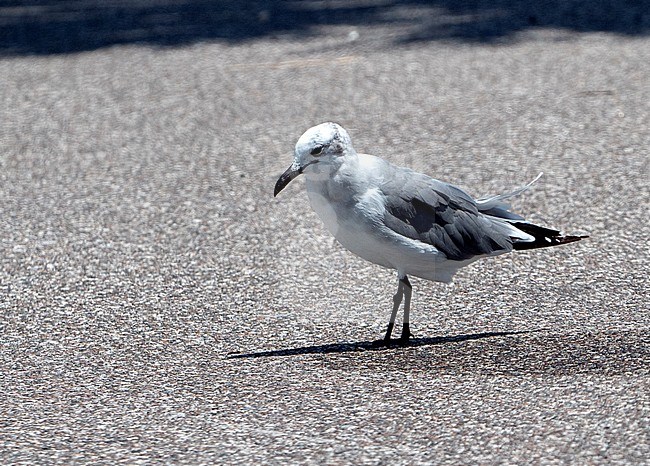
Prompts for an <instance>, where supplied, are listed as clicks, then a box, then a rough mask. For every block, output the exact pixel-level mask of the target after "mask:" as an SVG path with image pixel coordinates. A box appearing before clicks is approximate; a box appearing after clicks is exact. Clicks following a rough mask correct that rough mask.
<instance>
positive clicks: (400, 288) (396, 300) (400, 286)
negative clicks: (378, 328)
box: [384, 279, 404, 342]
mask: <svg viewBox="0 0 650 466" xmlns="http://www.w3.org/2000/svg"><path fill="white" fill-rule="evenodd" d="M403 296H404V283H402V280H401V279H400V280H399V282H398V283H397V293H395V296H393V312H392V313H391V315H390V320H389V321H388V329H387V330H386V336H385V337H384V341H385V342H389V341H390V335H391V333H393V327H394V326H395V318H396V317H397V310H398V309H399V305H400V304H402V297H403Z"/></svg>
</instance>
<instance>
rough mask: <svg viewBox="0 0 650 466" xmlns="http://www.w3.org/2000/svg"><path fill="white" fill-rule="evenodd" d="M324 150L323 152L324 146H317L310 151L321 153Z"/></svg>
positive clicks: (312, 153)
mask: <svg viewBox="0 0 650 466" xmlns="http://www.w3.org/2000/svg"><path fill="white" fill-rule="evenodd" d="M322 152H323V146H316V147H314V148H313V149H312V150H311V152H309V153H310V154H311V155H320V154H321V153H322Z"/></svg>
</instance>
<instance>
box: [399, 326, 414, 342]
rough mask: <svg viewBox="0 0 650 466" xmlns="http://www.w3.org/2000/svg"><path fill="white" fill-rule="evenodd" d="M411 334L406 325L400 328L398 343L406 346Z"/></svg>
mask: <svg viewBox="0 0 650 466" xmlns="http://www.w3.org/2000/svg"><path fill="white" fill-rule="evenodd" d="M412 336H413V334H412V333H411V327H410V325H409V324H408V323H405V324H404V325H403V326H402V336H401V337H400V338H399V342H400V344H402V345H408V343H409V338H411V337H412Z"/></svg>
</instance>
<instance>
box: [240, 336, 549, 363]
mask: <svg viewBox="0 0 650 466" xmlns="http://www.w3.org/2000/svg"><path fill="white" fill-rule="evenodd" d="M545 330H546V329H537V330H523V331H516V332H514V331H513V332H483V333H471V334H464V335H452V336H447V337H429V338H411V339H410V340H409V342H408V344H403V343H402V342H401V341H400V340H398V339H393V340H391V341H390V343H389V344H386V342H385V341H384V340H374V341H356V342H349V343H330V344H326V345H314V346H301V347H298V348H286V349H277V350H269V351H259V352H253V353H230V354H228V359H237V358H266V357H274V356H297V355H301V354H332V353H350V352H354V351H389V350H395V349H398V348H413V347H418V346H430V345H441V344H445V343H460V342H463V341H470V340H481V339H484V338H494V337H505V336H509V335H523V334H530V333H536V332H542V331H545Z"/></svg>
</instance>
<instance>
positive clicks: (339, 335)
mask: <svg viewBox="0 0 650 466" xmlns="http://www.w3.org/2000/svg"><path fill="white" fill-rule="evenodd" d="M357 3H363V2H357ZM366 3H368V2H366ZM370 3H372V2H370ZM405 3H408V2H405ZM412 3H413V5H406V6H405V5H402V6H400V7H399V8H397V7H396V8H395V9H394V10H390V11H388V10H387V11H384V14H389V13H390V14H392V15H393V17H394V18H397V17H401V16H400V15H402V16H403V17H404V18H406V19H405V20H404V21H395V22H382V21H378V20H377V21H374V22H370V23H368V25H363V24H361V23H362V21H361V20H360V19H359V18H362V17H363V11H361V12H356V13H355V14H356V15H357V16H354V17H353V18H352V19H354V21H353V20H350V21H349V22H346V21H343V20H341V21H338V22H337V23H336V24H331V23H328V22H327V21H323V20H322V18H323V17H325V18H327V15H326V13H327V12H326V11H325V12H323V11H320V12H319V13H318V14H314V18H315V25H314V26H313V27H310V28H309V30H308V31H304V30H300V31H292V30H290V28H288V27H287V28H285V29H289V30H278V31H276V30H272V31H271V30H270V31H266V30H263V31H262V32H261V33H259V34H255V35H254V37H253V36H251V37H238V36H236V35H233V36H232V37H226V38H223V37H217V36H210V35H201V34H198V35H197V36H195V37H193V39H195V40H183V41H176V42H174V41H169V40H168V41H164V40H160V41H158V40H148V41H144V43H140V42H138V41H137V40H135V39H134V40H133V41H129V40H124V41H114V42H115V43H113V42H112V41H108V40H107V41H103V42H102V41H99V42H97V43H93V44H91V45H92V46H89V47H86V48H84V47H81V46H80V45H81V44H82V42H83V40H82V39H83V37H85V36H84V35H83V34H82V35H81V36H80V37H81V39H79V42H78V43H73V44H72V46H71V47H70V50H68V49H66V48H65V47H62V46H61V47H59V48H56V46H57V42H55V41H54V42H51V44H53V45H52V47H53V48H52V49H48V48H47V47H46V46H45V45H43V44H45V43H46V42H47V41H45V40H43V41H42V43H37V44H36V45H34V46H33V47H32V45H33V44H34V40H35V39H34V37H33V35H34V34H35V33H33V32H32V33H30V34H32V36H30V35H29V34H27V35H25V34H23V35H21V33H20V30H18V31H19V32H14V33H12V34H14V35H12V36H11V37H10V39H11V40H5V42H4V45H5V47H4V49H3V56H2V58H1V59H0V76H1V77H2V78H1V79H0V95H1V96H2V105H1V106H0V122H1V125H0V147H1V152H0V248H1V253H0V463H2V464H91V463H92V464H101V463H103V464H149V463H166V464H219V463H222V464H223V463H225V464H253V463H265V464H287V463H300V464H524V463H525V464H647V461H648V458H650V312H649V306H648V302H649V300H648V294H649V292H650V287H649V284H648V275H649V274H650V257H649V256H650V247H649V242H650V222H648V211H649V207H650V176H649V175H650V170H649V160H650V157H649V147H650V81H649V78H648V77H649V76H650V38H649V37H648V35H647V34H645V31H646V30H647V28H645V29H644V27H645V26H647V24H648V23H647V17H646V16H641V17H640V18H641V19H638V18H637V17H636V16H634V15H631V16H630V18H631V19H630V21H636V23H634V24H637V26H638V28H637V29H635V30H634V31H636V33H629V34H626V33H623V32H625V31H618V30H616V28H613V29H614V30H607V28H598V27H591V28H588V27H584V28H579V27H564V26H563V25H562V24H557V23H553V22H550V24H548V25H547V26H548V27H545V25H544V24H541V25H538V26H537V27H530V28H524V27H523V26H522V28H516V30H512V31H508V33H507V34H503V35H499V34H492V33H491V31H492V29H489V30H488V33H485V34H482V33H481V32H480V30H479V32H476V30H474V29H473V31H474V32H475V33H476V34H475V35H472V34H468V37H460V38H459V37H455V35H454V34H448V35H446V36H444V37H440V34H437V33H436V34H434V33H431V34H428V35H427V34H423V32H422V27H423V26H422V22H421V21H419V19H418V21H419V22H418V21H415V22H414V20H413V18H416V19H417V18H420V17H421V15H420V13H423V12H422V11H421V10H422V9H424V8H425V6H422V5H420V6H418V5H417V2H412ZM640 4H642V5H643V4H644V3H643V2H641V3H640ZM314 5H316V4H314ZM318 5H320V4H318ZM440 8H442V6H440ZM2 13H4V14H5V16H2V18H3V20H5V22H6V20H7V18H8V17H10V16H11V15H8V14H6V11H4V10H3V11H2ZM424 13H430V12H426V11H425V12H424ZM542 13H543V12H542ZM14 14H15V12H14ZM256 14H257V16H255V18H257V21H259V22H260V23H264V24H266V23H267V22H269V21H270V22H272V21H273V16H272V15H273V12H272V11H271V12H269V11H267V10H260V11H258V12H257V13H256ZM338 14H339V17H342V18H344V14H343V13H338ZM323 15H324V16H323ZM358 15H361V16H358ZM375 15H376V16H377V15H378V16H381V15H380V14H379V13H377V12H375ZM409 15H410V16H409ZM452 16H453V15H452ZM463 18H465V17H464V16H463V17H462V18H461V17H460V16H458V17H457V18H456V19H457V23H462V21H464V20H465V19H466V18H465V19H463ZM527 18H528V19H527V23H528V24H529V25H531V24H532V25H536V24H537V22H538V20H537V19H535V20H534V21H533V20H532V19H531V18H530V16H529V17H527ZM635 18H636V19H635ZM452 19H453V17H452ZM407 20H408V21H407ZM409 21H410V22H409ZM502 21H503V20H502ZM576 21H577V20H576ZM357 23H359V24H357ZM578 23H579V21H578ZM436 24H437V23H436ZM450 24H452V23H450ZM454 24H456V23H454ZM522 24H523V23H522ZM580 24H582V23H580ZM584 24H587V25H591V26H594V23H589V22H587V23H584ZM596 26H598V24H596ZM50 27H51V28H54V29H52V30H57V29H56V28H55V27H54V26H51V25H50ZM60 27H64V26H60ZM409 27H411V29H409ZM432 27H433V26H432ZM494 27H495V28H496V30H500V29H499V27H498V24H497V26H494ZM431 30H433V31H434V32H436V31H437V32H440V30H437V29H435V28H433V29H427V31H429V32H431ZM443 30H444V28H443ZM265 31H266V32H265ZM126 32H130V33H131V36H133V37H136V38H137V37H140V36H138V35H137V34H135V29H134V30H131V31H126ZM126 32H125V31H122V33H124V34H126ZM50 33H51V31H50ZM131 36H128V37H131ZM6 37H8V36H5V39H6ZM155 37H157V36H155ZM155 37H154V38H155ZM184 37H185V36H183V38H184ZM21 38H22V39H21ZM405 38H406V39H408V40H405ZM167 39H169V37H167ZM226 39H227V40H226ZM167 42H174V43H171V44H170V43H167ZM39 44H40V45H39ZM0 45H2V44H0ZM75 45H76V46H75ZM328 120H333V121H337V122H339V123H340V124H342V125H343V126H344V127H346V128H347V129H348V130H349V132H350V134H351V136H352V140H353V143H354V145H355V147H356V148H357V149H358V150H359V151H363V152H368V153H373V154H376V155H379V156H382V157H384V158H386V159H389V160H391V161H392V162H394V163H398V164H404V165H408V166H410V167H412V168H414V169H417V170H420V171H423V172H426V173H428V174H430V175H432V176H434V177H436V178H440V179H443V180H446V181H450V182H454V183H458V184H459V185H461V186H463V187H464V188H466V189H467V190H468V191H469V192H471V193H473V194H476V195H479V194H487V193H495V192H499V191H502V190H507V189H511V188H513V187H516V186H519V185H522V184H525V183H526V182H528V181H529V180H531V179H532V178H534V176H536V175H537V173H538V172H540V171H543V172H544V173H545V175H544V177H543V178H542V179H541V180H540V181H539V182H538V183H537V184H536V185H535V187H534V189H532V190H531V191H530V192H528V193H526V194H525V195H523V196H522V197H521V198H520V199H518V200H517V201H516V202H515V206H516V208H517V209H518V210H519V211H521V212H523V213H525V214H526V215H527V216H528V217H529V218H530V219H531V220H535V221H537V222H540V223H543V224H545V225H549V226H553V227H557V228H561V229H563V230H564V231H566V232H567V233H572V234H588V235H590V238H589V239H588V240H584V241H581V242H580V243H577V244H571V245H567V246H565V247H560V248H554V249H552V250H551V249H549V250H542V251H532V252H526V253H516V254H511V255H508V256H505V257H504V256H502V257H499V258H496V259H492V260H486V261H482V262H478V263H476V264H473V265H472V266H470V267H468V268H466V269H463V270H462V271H461V272H460V273H459V274H458V275H457V277H456V279H455V281H454V283H453V284H452V285H449V286H446V285H441V284H435V283H430V282H426V281H423V280H417V279H413V280H412V283H413V286H414V297H413V310H412V331H413V333H414V334H415V335H416V338H415V339H414V341H413V345H412V346H411V347H407V348H389V349H385V348H378V347H376V346H375V345H374V343H373V341H374V340H376V339H379V338H381V336H382V335H383V332H384V330H385V325H386V321H387V319H388V316H389V313H390V306H391V303H392V301H391V298H392V294H393V293H394V290H395V288H396V278H395V277H394V275H393V273H392V272H390V271H387V270H384V269H381V268H379V267H376V266H373V265H371V264H368V263H365V262H363V261H362V260H361V259H358V258H356V257H354V256H352V255H351V254H349V253H347V252H346V251H344V250H343V249H342V248H341V247H340V246H339V245H337V244H336V243H334V241H333V240H332V239H331V237H330V236H329V234H328V233H327V232H326V231H325V229H324V228H323V227H322V225H321V224H320V222H319V220H318V219H317V218H316V216H315V214H314V213H313V212H312V211H311V209H310V208H309V205H308V202H307V199H306V194H305V192H304V187H303V185H302V184H303V183H302V181H301V180H299V179H298V180H296V181H294V182H293V183H291V185H290V186H289V187H288V188H287V189H286V190H285V191H283V192H282V193H281V195H280V196H279V197H278V198H277V199H274V198H273V197H272V192H273V185H274V183H275V179H276V178H277V176H278V175H279V174H280V173H281V172H282V171H283V170H284V169H285V168H286V167H287V166H288V165H289V163H290V162H291V156H292V150H293V145H294V144H295V141H296V140H297V138H298V137H299V136H300V134H302V132H303V131H304V130H305V129H307V128H308V127H310V126H313V125H315V124H318V123H321V122H323V121H328Z"/></svg>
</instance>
